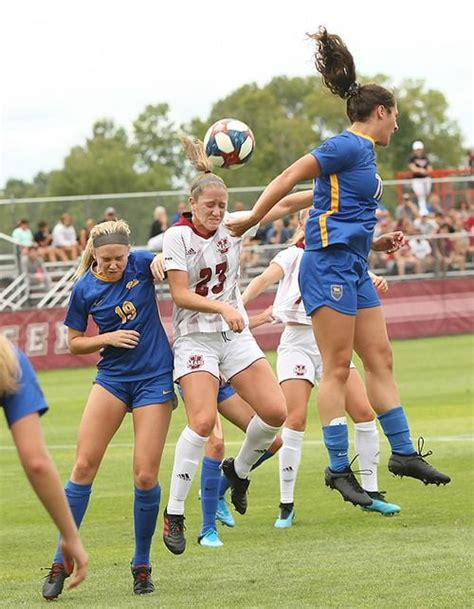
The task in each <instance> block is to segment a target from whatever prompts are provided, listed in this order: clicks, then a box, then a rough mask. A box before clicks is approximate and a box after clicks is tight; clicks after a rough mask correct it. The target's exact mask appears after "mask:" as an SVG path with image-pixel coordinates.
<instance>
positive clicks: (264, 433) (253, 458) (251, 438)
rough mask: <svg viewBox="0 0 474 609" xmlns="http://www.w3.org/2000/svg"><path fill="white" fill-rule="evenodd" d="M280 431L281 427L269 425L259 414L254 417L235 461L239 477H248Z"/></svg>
mask: <svg viewBox="0 0 474 609" xmlns="http://www.w3.org/2000/svg"><path fill="white" fill-rule="evenodd" d="M279 431H280V427H272V426H271V425H267V423H264V421H262V419H261V418H260V417H259V416H258V415H255V416H254V417H253V418H252V420H251V421H250V423H249V425H248V427H247V433H246V434H245V440H244V443H243V444H242V446H241V448H240V452H239V454H238V455H237V457H236V458H235V461H234V467H235V473H236V474H237V476H238V477H239V478H247V476H248V475H249V472H250V468H251V467H252V465H253V464H254V463H256V462H257V461H258V460H259V458H260V456H261V455H262V453H264V452H265V451H266V450H267V448H268V447H269V446H270V445H271V443H272V442H273V440H274V439H275V436H276V435H277V433H278V432H279Z"/></svg>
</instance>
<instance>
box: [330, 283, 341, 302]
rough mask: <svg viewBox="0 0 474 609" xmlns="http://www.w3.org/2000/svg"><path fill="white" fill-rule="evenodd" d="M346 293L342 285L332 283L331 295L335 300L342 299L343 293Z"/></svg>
mask: <svg viewBox="0 0 474 609" xmlns="http://www.w3.org/2000/svg"><path fill="white" fill-rule="evenodd" d="M343 294H344V289H343V287H342V285H332V286H331V296H332V298H334V300H341V298H342V295H343Z"/></svg>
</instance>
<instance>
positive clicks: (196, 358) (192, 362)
mask: <svg viewBox="0 0 474 609" xmlns="http://www.w3.org/2000/svg"><path fill="white" fill-rule="evenodd" d="M201 366H204V358H203V356H202V355H191V356H190V357H189V359H188V368H190V369H191V370H197V369H198V368H200V367H201Z"/></svg>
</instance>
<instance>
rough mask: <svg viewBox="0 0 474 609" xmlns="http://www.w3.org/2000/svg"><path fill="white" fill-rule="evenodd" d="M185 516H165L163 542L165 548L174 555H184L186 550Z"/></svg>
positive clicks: (165, 513) (165, 512) (165, 514)
mask: <svg viewBox="0 0 474 609" xmlns="http://www.w3.org/2000/svg"><path fill="white" fill-rule="evenodd" d="M184 520H185V518H184V514H168V512H167V511H166V510H165V511H164V514H163V541H164V544H165V546H166V547H167V548H168V550H169V551H170V552H173V554H182V553H183V552H184V550H185V549H186V538H185V536H184V531H185V530H186V527H185V526H184Z"/></svg>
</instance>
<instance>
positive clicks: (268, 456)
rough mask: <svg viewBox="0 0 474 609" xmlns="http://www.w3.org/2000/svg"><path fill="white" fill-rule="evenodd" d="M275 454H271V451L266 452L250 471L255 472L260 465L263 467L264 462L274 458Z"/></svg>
mask: <svg viewBox="0 0 474 609" xmlns="http://www.w3.org/2000/svg"><path fill="white" fill-rule="evenodd" d="M274 454H275V453H272V452H270V451H269V450H266V451H265V452H264V453H263V455H260V457H259V459H258V461H257V462H256V463H254V464H253V465H252V467H251V468H250V471H253V470H254V469H257V467H259V466H260V465H262V463H263V462H264V461H266V460H267V459H270V457H273V455H274Z"/></svg>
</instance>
